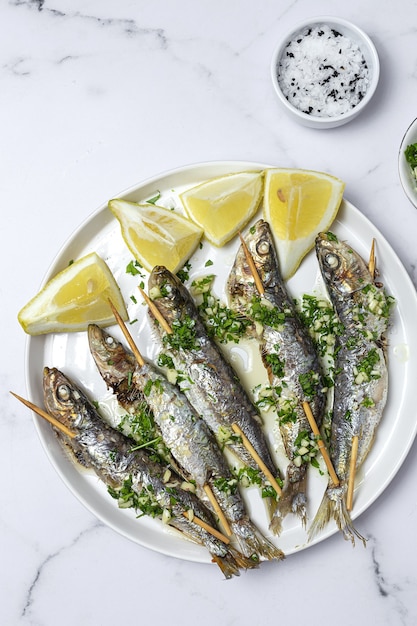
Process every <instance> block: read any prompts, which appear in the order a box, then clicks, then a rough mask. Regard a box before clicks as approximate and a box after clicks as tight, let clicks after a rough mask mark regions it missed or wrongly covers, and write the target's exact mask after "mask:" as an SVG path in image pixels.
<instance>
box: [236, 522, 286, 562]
mask: <svg viewBox="0 0 417 626" xmlns="http://www.w3.org/2000/svg"><path fill="white" fill-rule="evenodd" d="M231 529H232V532H233V534H234V536H235V537H236V540H237V542H238V544H239V549H240V551H241V552H242V553H243V555H244V556H246V557H247V558H249V559H251V560H253V561H254V562H256V561H258V562H259V560H261V558H263V559H267V560H272V559H277V560H282V559H284V558H285V555H284V553H283V552H282V550H280V549H279V548H278V547H277V546H275V545H274V544H273V543H271V542H270V541H269V540H268V539H266V538H265V537H264V536H263V535H262V533H261V532H260V531H259V530H258V529H257V528H256V526H255V525H254V524H253V523H252V522H251V520H250V519H249V518H247V517H245V518H242V519H240V520H238V521H237V522H232V523H231Z"/></svg>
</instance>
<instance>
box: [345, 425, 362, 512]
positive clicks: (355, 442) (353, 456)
mask: <svg viewBox="0 0 417 626" xmlns="http://www.w3.org/2000/svg"><path fill="white" fill-rule="evenodd" d="M358 448H359V437H358V435H354V436H353V437H352V450H351V453H350V465H349V482H348V490H347V496H346V508H347V510H348V511H351V510H352V506H353V489H354V487H355V475H356V461H357V459H358Z"/></svg>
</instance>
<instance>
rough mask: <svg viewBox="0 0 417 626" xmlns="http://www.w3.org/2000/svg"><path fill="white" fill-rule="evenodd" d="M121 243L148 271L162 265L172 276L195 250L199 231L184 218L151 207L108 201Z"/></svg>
mask: <svg viewBox="0 0 417 626" xmlns="http://www.w3.org/2000/svg"><path fill="white" fill-rule="evenodd" d="M109 208H110V210H111V212H112V213H113V215H114V216H115V217H116V218H117V219H118V220H119V222H120V228H121V231H122V236H123V239H124V240H125V243H126V245H127V247H128V248H129V250H130V251H131V253H132V254H133V256H134V257H135V259H136V260H137V261H139V263H141V265H143V267H144V268H145V269H147V270H149V271H151V270H152V268H153V267H155V265H164V266H165V267H166V268H167V269H169V270H170V271H171V272H173V273H174V274H175V273H176V272H177V271H178V270H179V269H181V268H182V267H183V266H184V264H185V263H186V261H187V260H188V259H189V258H190V256H191V255H192V253H193V252H194V250H195V249H196V248H197V246H198V244H199V242H200V239H201V237H202V236H203V231H202V229H201V228H199V227H198V226H196V225H195V224H194V223H193V222H191V221H190V220H189V219H187V218H186V217H183V216H182V215H179V214H178V213H175V212H174V211H170V210H168V209H164V208H163V207H160V206H157V205H153V204H137V203H135V202H128V201H126V200H110V202H109Z"/></svg>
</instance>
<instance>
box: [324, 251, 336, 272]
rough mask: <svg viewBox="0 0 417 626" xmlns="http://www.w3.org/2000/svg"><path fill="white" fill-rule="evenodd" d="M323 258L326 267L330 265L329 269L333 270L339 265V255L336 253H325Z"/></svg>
mask: <svg viewBox="0 0 417 626" xmlns="http://www.w3.org/2000/svg"><path fill="white" fill-rule="evenodd" d="M324 260H325V262H326V265H328V267H330V269H331V270H335V269H336V268H338V267H339V265H340V263H339V257H338V256H336V254H332V253H331V252H328V253H327V254H326V256H325V257H324Z"/></svg>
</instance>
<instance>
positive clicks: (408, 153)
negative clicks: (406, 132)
mask: <svg viewBox="0 0 417 626" xmlns="http://www.w3.org/2000/svg"><path fill="white" fill-rule="evenodd" d="M404 154H405V160H406V161H407V163H408V165H409V166H410V168H411V172H412V174H413V177H414V179H415V180H416V181H417V143H412V144H410V145H409V146H407V147H406V149H405V150H404Z"/></svg>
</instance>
